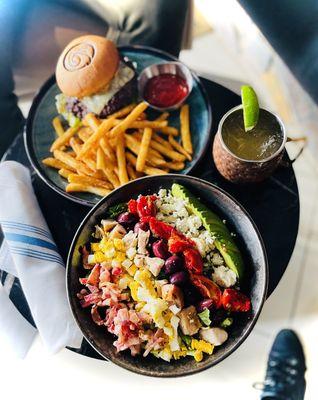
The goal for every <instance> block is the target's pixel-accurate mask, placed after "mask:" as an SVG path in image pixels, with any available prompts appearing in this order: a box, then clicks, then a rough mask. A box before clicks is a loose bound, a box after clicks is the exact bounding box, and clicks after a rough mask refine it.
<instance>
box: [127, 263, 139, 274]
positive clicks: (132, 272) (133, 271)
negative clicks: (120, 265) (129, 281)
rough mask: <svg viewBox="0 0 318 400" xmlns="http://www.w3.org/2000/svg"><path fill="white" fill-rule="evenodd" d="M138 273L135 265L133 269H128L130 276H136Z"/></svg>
mask: <svg viewBox="0 0 318 400" xmlns="http://www.w3.org/2000/svg"><path fill="white" fill-rule="evenodd" d="M137 271H138V268H137V267H136V265H135V264H133V265H132V266H131V267H129V268H127V272H128V274H129V275H130V276H134V275H135V273H136V272H137Z"/></svg>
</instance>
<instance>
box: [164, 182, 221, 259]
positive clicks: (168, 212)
mask: <svg viewBox="0 0 318 400" xmlns="http://www.w3.org/2000/svg"><path fill="white" fill-rule="evenodd" d="M156 206H157V209H158V213H157V215H156V217H157V218H158V219H159V220H163V221H165V222H167V223H169V224H171V225H173V226H174V227H176V228H177V229H178V230H179V231H180V232H182V233H183V234H184V235H185V236H187V237H189V238H190V239H192V240H193V241H194V242H195V243H196V245H197V248H198V250H199V252H200V254H201V255H202V257H205V256H206V255H207V254H208V253H210V252H211V251H212V250H214V248H215V246H214V238H213V237H212V235H211V234H210V232H208V231H207V230H206V229H204V227H203V225H202V221H201V218H200V217H199V216H197V215H193V214H191V213H190V214H189V211H188V209H187V201H186V200H184V199H181V198H179V197H175V196H173V195H172V194H171V191H168V190H166V189H161V190H159V192H158V198H157V200H156Z"/></svg>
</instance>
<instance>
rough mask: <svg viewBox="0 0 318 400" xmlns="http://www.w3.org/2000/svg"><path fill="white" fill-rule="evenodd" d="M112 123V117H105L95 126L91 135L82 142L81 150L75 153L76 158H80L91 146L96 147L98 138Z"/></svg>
mask: <svg viewBox="0 0 318 400" xmlns="http://www.w3.org/2000/svg"><path fill="white" fill-rule="evenodd" d="M88 115H89V114H88ZM113 125H114V118H109V119H105V120H104V121H103V122H102V123H101V124H100V125H99V126H98V127H97V129H96V131H95V132H94V133H93V135H92V136H90V137H89V138H88V139H87V140H86V142H85V143H84V144H83V147H82V149H81V151H80V152H79V154H78V155H77V159H78V160H80V159H81V157H83V156H84V155H85V154H87V153H88V152H89V151H90V150H91V149H92V148H94V147H96V146H97V144H98V142H99V140H100V139H101V138H102V137H103V136H104V135H105V134H106V133H107V132H108V131H109V130H110V129H111V128H112V127H113Z"/></svg>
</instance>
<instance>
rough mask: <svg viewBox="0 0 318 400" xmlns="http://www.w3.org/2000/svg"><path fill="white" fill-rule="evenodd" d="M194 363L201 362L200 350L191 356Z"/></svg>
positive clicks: (201, 354)
mask: <svg viewBox="0 0 318 400" xmlns="http://www.w3.org/2000/svg"><path fill="white" fill-rule="evenodd" d="M193 357H194V359H195V361H196V362H200V361H202V360H203V353H202V351H200V350H196V351H195V352H194V355H193Z"/></svg>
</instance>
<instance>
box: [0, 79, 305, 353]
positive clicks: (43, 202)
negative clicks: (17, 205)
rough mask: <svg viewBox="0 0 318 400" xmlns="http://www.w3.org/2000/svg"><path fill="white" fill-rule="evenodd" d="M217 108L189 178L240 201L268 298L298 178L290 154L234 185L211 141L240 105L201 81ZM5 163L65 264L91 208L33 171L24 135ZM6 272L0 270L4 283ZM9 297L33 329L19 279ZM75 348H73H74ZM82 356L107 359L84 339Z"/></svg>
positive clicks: (295, 218) (283, 258)
mask: <svg viewBox="0 0 318 400" xmlns="http://www.w3.org/2000/svg"><path fill="white" fill-rule="evenodd" d="M201 82H202V83H203V85H204V87H205V89H206V92H207V94H208V97H209V100H210V104H211V108H212V110H213V118H212V120H213V123H212V130H211V138H210V139H211V140H210V143H209V144H208V146H207V148H206V152H205V156H204V157H203V158H202V160H201V161H200V163H199V164H198V165H197V166H196V168H195V169H194V170H193V171H192V172H191V175H193V176H197V177H199V178H202V179H205V180H207V181H209V182H212V183H214V184H215V185H217V186H219V187H221V188H222V189H224V190H225V191H227V192H228V193H230V194H231V195H232V196H233V197H234V198H235V199H237V200H238V201H239V202H240V203H241V204H242V205H243V206H244V207H245V209H246V210H247V211H248V212H249V214H250V215H251V217H252V219H253V220H254V222H255V224H256V225H257V227H258V229H259V231H260V234H261V236H262V238H263V240H264V244H265V247H266V251H267V256H268V263H269V287H268V296H269V295H270V294H271V293H272V292H273V290H274V289H275V288H276V286H277V285H278V283H279V281H280V279H281V278H282V276H283V274H284V272H285V270H286V268H287V266H288V262H289V260H290V257H291V255H292V252H293V249H294V246H295V242H296V238H297V233H298V224H299V194H298V186H297V181H296V177H295V174H294V170H293V167H292V163H291V162H290V160H289V157H288V155H287V153H285V155H284V162H283V164H282V166H280V167H279V168H278V169H277V170H276V171H275V173H274V174H273V175H272V177H271V178H269V179H268V180H266V181H265V182H263V183H261V184H257V185H253V186H244V185H239V186H238V185H234V184H231V183H229V182H227V181H225V180H224V179H223V178H222V177H221V176H220V175H219V173H218V172H217V170H216V168H215V166H214V163H213V159H212V150H211V147H212V140H213V137H214V134H215V133H216V131H217V126H218V123H219V121H220V119H221V117H222V116H223V115H224V114H225V113H226V112H227V111H228V110H229V109H230V108H232V107H234V106H236V105H238V104H239V103H240V97H239V96H237V95H236V94H234V93H233V92H231V91H230V90H228V89H226V88H224V87H223V86H221V85H218V84H217V83H215V82H212V81H209V80H207V79H203V78H202V79H201ZM3 160H15V161H18V162H20V163H22V164H24V165H26V166H27V167H29V168H30V170H31V171H32V182H33V187H34V191H35V194H36V196H37V199H38V201H39V204H40V207H41V210H42V212H43V214H44V217H45V219H46V221H47V223H48V226H49V228H50V230H51V232H52V235H53V238H54V239H55V242H56V245H57V247H58V249H59V251H60V254H61V256H62V257H63V259H64V260H65V261H66V258H67V253H68V249H69V246H70V244H71V241H72V238H73V236H74V234H75V232H76V230H77V228H78V226H79V224H80V222H81V221H82V219H83V218H84V216H85V215H86V214H87V212H88V211H89V208H88V207H86V206H82V205H80V204H76V203H74V202H72V201H70V200H68V199H66V198H64V197H63V196H61V195H59V194H58V193H56V192H55V191H53V190H52V189H51V188H49V187H48V186H47V185H46V184H45V183H44V182H43V181H42V180H41V179H40V178H39V177H38V176H37V174H36V173H35V172H34V171H33V170H32V167H31V166H30V163H29V161H28V158H27V155H26V152H25V149H24V144H23V138H22V134H21V135H20V136H18V137H17V138H16V140H15V141H14V142H13V143H12V145H11V147H10V148H9V149H8V151H7V153H6V154H5V156H4V158H3ZM6 278H7V274H6V273H5V272H3V271H1V270H0V279H1V281H2V283H4V281H5V279H6ZM10 298H11V300H12V301H13V303H14V304H15V305H16V307H17V308H18V310H19V311H20V312H21V314H22V315H23V316H24V317H25V318H26V319H27V320H28V321H29V322H30V323H31V324H33V325H34V322H33V319H32V316H31V314H30V310H29V308H28V305H27V303H26V300H25V298H24V295H23V292H22V289H21V286H20V283H19V280H18V279H15V280H14V284H13V287H12V290H11V293H10ZM71 350H74V349H71ZM74 351H76V352H78V353H80V354H83V355H86V356H89V357H93V358H98V359H103V358H102V357H101V356H100V355H99V354H98V353H97V352H95V350H94V349H93V348H92V347H91V346H90V345H89V344H88V343H87V342H86V341H85V340H83V344H82V347H81V348H80V349H78V350H74Z"/></svg>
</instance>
